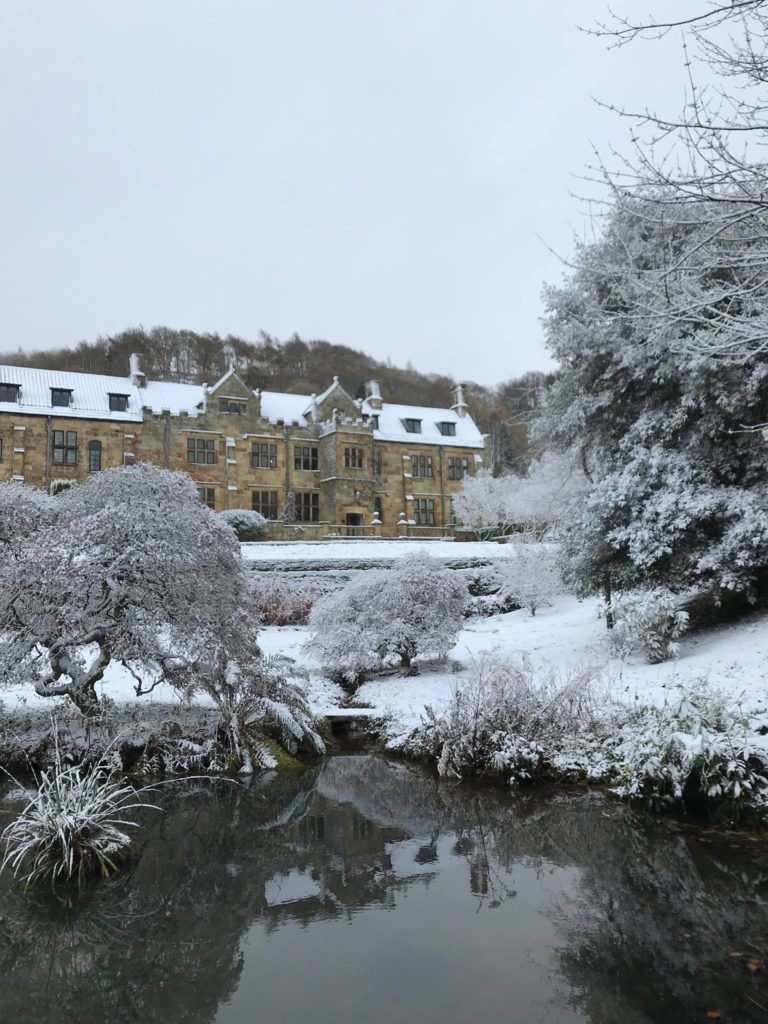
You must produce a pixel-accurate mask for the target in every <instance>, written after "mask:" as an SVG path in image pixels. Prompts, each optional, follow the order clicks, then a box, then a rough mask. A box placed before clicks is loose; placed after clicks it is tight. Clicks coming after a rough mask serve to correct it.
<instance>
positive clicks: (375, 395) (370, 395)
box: [365, 380, 381, 412]
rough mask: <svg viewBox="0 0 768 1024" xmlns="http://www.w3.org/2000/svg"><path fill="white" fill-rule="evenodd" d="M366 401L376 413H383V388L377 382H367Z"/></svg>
mask: <svg viewBox="0 0 768 1024" xmlns="http://www.w3.org/2000/svg"><path fill="white" fill-rule="evenodd" d="M365 400H366V402H367V403H368V405H369V406H370V407H371V409H373V411H374V412H381V388H380V387H379V382H378V381H377V380H367V381H366V382H365Z"/></svg>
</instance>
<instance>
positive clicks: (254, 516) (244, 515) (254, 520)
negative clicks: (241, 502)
mask: <svg viewBox="0 0 768 1024" xmlns="http://www.w3.org/2000/svg"><path fill="white" fill-rule="evenodd" d="M219 518H220V519H222V520H223V521H224V522H225V523H226V524H227V526H231V527H232V529H233V530H234V531H235V533H236V534H237V539H238V540H260V539H261V538H262V537H263V536H264V534H265V533H266V532H267V520H266V519H265V518H264V516H263V515H262V514H261V512H254V511H251V509H247V508H230V509H227V510H226V511H225V512H219Z"/></svg>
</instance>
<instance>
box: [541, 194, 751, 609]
mask: <svg viewBox="0 0 768 1024" xmlns="http://www.w3.org/2000/svg"><path fill="white" fill-rule="evenodd" d="M747 212H748V211H745V220H744V223H743V225H741V227H740V230H741V231H743V233H744V239H743V241H744V244H745V246H746V245H747V244H748V241H749V238H748V236H749V234H750V232H751V231H752V229H753V227H754V225H753V224H751V223H750V221H749V218H748V217H747ZM657 214H658V197H657V196H650V197H647V198H644V199H638V200H637V201H636V202H635V204H634V206H632V207H629V206H628V205H627V204H626V203H623V204H622V205H620V206H618V207H617V208H616V209H615V210H614V211H613V212H612V214H611V216H610V217H609V218H608V219H607V222H606V224H605V227H604V231H603V233H602V236H601V237H599V238H598V240H597V241H595V242H593V243H590V244H584V245H580V246H579V247H578V249H577V251H576V254H575V257H574V259H573V269H572V272H571V273H570V275H569V276H568V278H567V279H566V281H565V283H564V284H563V285H562V286H561V287H560V288H551V289H549V290H548V291H547V293H546V301H547V308H548V317H547V321H546V333H547V339H548V344H549V348H550V351H551V352H552V355H553V356H554V357H555V358H556V359H557V360H558V362H559V363H560V367H561V371H560V375H559V377H558V379H557V381H556V382H555V384H554V385H553V387H552V388H551V389H550V391H549V394H548V396H547V399H546V401H545V402H544V404H543V407H542V414H541V418H540V419H539V422H538V432H539V435H540V436H543V438H544V439H545V440H546V441H547V442H548V443H549V444H550V445H552V446H554V447H558V448H560V449H561V450H563V451H568V452H571V451H575V452H576V453H578V458H579V461H580V462H581V463H582V465H583V466H584V467H585V469H586V471H587V473H588V475H589V477H590V478H591V483H590V487H589V488H588V489H587V490H586V491H585V492H584V494H583V496H582V498H581V500H579V501H578V502H573V503H571V504H570V505H569V506H568V507H567V509H566V510H565V514H564V517H563V525H562V526H561V539H562V550H563V556H564V557H563V565H564V571H565V574H566V576H567V577H568V579H569V580H570V581H571V582H572V583H573V584H574V585H575V586H576V588H577V589H578V590H579V592H581V593H591V592H596V591H599V590H601V589H604V590H606V591H608V592H607V593H606V598H607V599H608V601H607V603H610V592H609V591H610V588H611V587H613V588H617V589H622V590H626V589H631V588H633V587H636V586H648V585H662V586H669V587H671V588H672V589H676V588H680V587H683V586H687V585H689V584H696V585H704V586H714V587H715V588H725V589H732V590H749V589H750V588H751V587H753V586H754V585H756V584H757V583H758V582H759V579H760V577H761V575H762V574H764V572H765V570H766V569H768V460H767V459H766V457H765V450H764V447H763V446H762V445H756V444H755V443H754V437H753V435H752V434H750V433H748V432H745V430H744V429H743V428H744V426H745V425H746V424H751V423H763V422H766V421H767V420H768V389H766V387H765V381H766V378H768V352H766V353H765V354H764V355H763V356H761V357H760V358H759V359H758V358H755V359H754V360H753V361H752V362H751V363H750V365H749V366H744V365H738V364H737V363H736V362H733V363H724V362H722V361H720V362H718V361H714V360H712V359H711V358H709V357H708V356H707V355H705V354H703V353H702V348H701V346H700V345H698V344H697V345H693V344H690V341H691V339H692V338H693V336H694V335H700V336H704V335H707V334H709V333H711V332H713V331H717V330H718V329H719V328H718V323H717V318H716V316H714V315H713V316H712V317H702V318H701V319H700V320H691V319H690V318H687V317H685V316H678V313H677V311H678V310H679V309H680V308H681V303H682V304H684V303H685V301H686V299H685V296H686V293H693V292H699V293H702V294H704V293H707V294H708V295H709V301H710V304H711V307H712V309H713V310H715V311H716V310H717V309H718V308H723V309H725V308H729V309H730V310H731V311H733V309H734V308H735V305H736V304H738V303H740V304H741V308H742V310H743V311H744V313H745V314H746V313H747V312H748V311H749V309H750V308H755V309H757V308H758V307H759V306H761V305H762V306H764V305H766V303H768V280H766V281H764V280H763V275H762V271H760V270H759V268H758V263H759V260H760V259H762V256H761V252H762V245H761V243H760V241H759V238H758V237H755V238H754V239H753V241H752V243H751V246H752V252H753V261H752V264H753V265H752V266H751V267H749V266H745V265H733V264H732V262H731V256H732V252H731V250H730V248H728V247H727V246H726V247H722V246H721V240H720V239H719V238H718V237H712V233H711V231H710V228H709V225H708V223H707V219H706V211H705V210H703V209H702V210H700V211H699V214H698V215H694V214H693V213H691V212H690V211H687V212H686V213H685V214H684V215H683V214H681V215H679V216H674V215H673V214H672V213H668V214H667V215H666V216H667V219H666V221H664V222H662V219H661V218H660V217H658V216H657ZM693 249H695V250H696V257H695V258H694V257H693V256H692V255H691V253H692V251H693ZM670 253H677V254H678V256H679V257H681V260H682V258H683V257H684V260H682V262H681V264H680V266H679V267H678V268H677V271H676V272H675V273H674V274H671V273H669V269H668V268H669V256H670ZM737 280H741V281H742V285H743V287H745V288H747V287H748V290H749V291H750V292H751V294H750V296H749V300H748V301H747V300H743V299H739V298H738V296H737V294H736V293H735V292H734V291H733V287H732V286H733V285H734V282H736V281H737ZM740 287H741V286H740Z"/></svg>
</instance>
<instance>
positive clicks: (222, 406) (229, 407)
mask: <svg viewBox="0 0 768 1024" xmlns="http://www.w3.org/2000/svg"><path fill="white" fill-rule="evenodd" d="M247 411H248V410H247V407H246V404H245V402H230V401H221V402H219V412H220V413H222V414H223V415H224V416H245V414H246V412H247Z"/></svg>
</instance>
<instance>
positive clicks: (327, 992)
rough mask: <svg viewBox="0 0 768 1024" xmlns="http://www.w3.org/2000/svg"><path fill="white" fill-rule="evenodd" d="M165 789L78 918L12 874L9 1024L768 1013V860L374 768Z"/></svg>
mask: <svg viewBox="0 0 768 1024" xmlns="http://www.w3.org/2000/svg"><path fill="white" fill-rule="evenodd" d="M161 793H162V803H163V809H164V814H163V815H162V816H158V815H154V816H152V815H148V817H147V818H146V828H145V830H144V831H143V832H142V835H141V843H142V848H141V850H140V851H139V855H138V856H137V857H136V859H135V861H134V862H133V865H132V868H131V870H130V871H128V872H126V873H124V874H123V875H122V876H119V877H117V878H115V879H113V880H110V881H109V882H107V883H102V884H99V885H96V886H94V888H93V890H92V891H90V892H89V893H88V894H86V895H85V896H84V897H83V898H81V899H79V900H74V901H73V902H72V903H71V904H70V905H65V904H62V903H61V902H58V901H56V900H54V899H53V898H52V897H50V896H48V895H47V894H38V895H37V896H35V897H34V899H33V898H30V897H29V896H25V895H24V894H23V893H21V892H20V891H19V888H18V886H17V884H16V883H14V882H13V881H12V880H10V879H9V878H3V879H0V978H2V982H1V983H0V1021H3V1022H5V1021H9V1022H10V1021H13V1022H17V1024H32V1022H35V1024H58V1022H60V1021H61V1022H64V1021H71V1022H76V1021H77V1022H79V1021H83V1022H87V1024H102V1022H104V1024H107V1022H110V1024H112V1022H114V1024H121V1022H129V1021H131V1022H134V1021H142V1022H146V1024H154V1022H157V1024H160V1022H162V1024H177V1022H178V1024H182V1022H190V1024H193V1022H194V1024H209V1022H217V1024H245V1022H248V1024H251V1022H258V1021H261V1020H269V1021H271V1022H275V1024H294V1022H298V1021H301V1020H304V1019H308V1020H312V1021H313V1022H315V1024H325V1022H334V1024H347V1022H349V1024H352V1022H355V1024H357V1022H359V1021H363V1020H365V1021H369V1022H372V1024H378V1022H379V1021H381V1022H384V1021H387V1022H390V1024H392V1022H395V1024H396V1022H400V1021H402V1022H405V1021H412V1020H423V1021H442V1022H445V1024H458V1022H469V1021H491V1020H493V1021H495V1020H504V1021H511V1022H514V1024H527V1022H550V1021H551V1022H558V1024H571V1022H585V1021H589V1022H594V1024H616V1022H622V1024H624V1022H627V1024H635V1022H637V1024H646V1022H647V1024H651V1022H652V1024H667V1022H668V1024H679V1022H682V1021H688V1020H692V1021H695V1020H706V1019H707V1013H708V1012H709V1011H713V1010H718V1011H720V1013H721V1014H722V1016H721V1018H720V1019H721V1020H722V1021H723V1022H725V1024H727V1022H728V1021H731V1022H736V1021H738V1022H741V1024H752V1022H754V1024H757V1022H765V1021H766V1020H768V1012H766V1011H765V1010H764V1009H761V1007H768V984H766V980H765V974H764V968H763V956H764V954H766V952H768V950H767V949H766V947H767V946H768V908H767V907H766V903H765V900H766V897H767V896H768V876H767V874H766V868H768V858H766V856H765V855H763V854H762V853H755V852H754V851H751V852H750V853H746V852H745V851H744V850H741V849H732V848H730V847H729V846H728V845H727V844H721V845H718V844H706V845H705V844H702V843H700V842H699V841H698V837H697V836H696V835H695V834H693V835H689V834H688V833H685V834H684V833H681V832H676V831H674V830H672V829H670V828H669V827H668V826H665V825H662V824H659V823H658V822H652V823H649V822H645V821H644V822H641V823H638V822H637V821H636V820H634V819H632V818H631V817H630V816H628V815H627V813H626V811H625V809H624V808H623V807H621V806H619V805H618V804H616V803H614V802H611V801H609V800H606V799H603V798H602V797H600V796H598V795H595V794H590V793H581V792H579V793H566V794H559V795H558V794H554V795H552V794H546V795H542V794H540V793H538V794H537V793H531V794H530V795H529V794H522V795H521V794H517V795H510V794H508V793H504V792H499V791H496V790H490V789H480V788H475V787H468V786H458V785H456V786H454V785H446V784H445V783H441V782H438V781H437V780H436V779H434V778H433V777H432V776H431V775H429V774H427V773H425V772H422V771H420V770H418V769H416V768H413V767H412V766H408V765H403V764H400V763H391V762H387V761H386V760H384V759H382V758H380V757H373V756H349V757H334V758H331V759H330V760H329V761H328V762H326V763H325V764H324V765H323V766H322V768H319V769H315V770H311V771H306V772H302V773H299V774H291V775H287V776H280V777H277V776H264V777H262V778H260V779H258V780H256V781H255V782H254V783H253V784H252V785H251V786H249V787H247V788H244V787H241V786H235V785H232V784H230V783H225V782H216V781H211V782H210V783H208V782H206V783H190V784H186V785H184V786H181V785H180V786H178V787H175V786H171V787H167V788H166V789H164V790H162V791H161ZM735 954H740V955H735Z"/></svg>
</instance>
